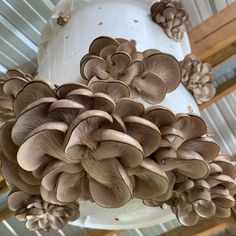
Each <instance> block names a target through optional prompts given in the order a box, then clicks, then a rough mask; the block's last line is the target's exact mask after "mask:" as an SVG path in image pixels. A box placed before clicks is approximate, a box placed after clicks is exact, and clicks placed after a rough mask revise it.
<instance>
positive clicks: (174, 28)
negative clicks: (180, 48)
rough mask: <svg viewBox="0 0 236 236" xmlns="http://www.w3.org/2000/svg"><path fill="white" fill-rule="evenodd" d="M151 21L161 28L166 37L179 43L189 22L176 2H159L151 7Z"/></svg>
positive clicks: (166, 0)
mask: <svg viewBox="0 0 236 236" xmlns="http://www.w3.org/2000/svg"><path fill="white" fill-rule="evenodd" d="M151 16H152V19H153V20H154V21H155V22H157V23H158V24H159V25H160V26H161V27H163V29H164V31H165V33H166V34H167V36H168V37H169V38H171V39H174V40H175V41H177V42H178V41H181V40H182V39H183V36H184V32H186V23H187V22H188V20H189V16H188V14H187V12H186V11H185V10H184V8H183V6H182V4H181V3H180V2H179V1H178V0H161V1H160V2H156V3H154V4H153V5H152V7H151Z"/></svg>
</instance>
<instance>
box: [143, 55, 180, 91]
mask: <svg viewBox="0 0 236 236" xmlns="http://www.w3.org/2000/svg"><path fill="white" fill-rule="evenodd" d="M143 62H144V65H145V68H146V70H147V71H149V72H150V73H152V74H154V75H156V76H158V77H159V78H160V79H161V80H162V81H163V82H164V83H165V84H166V86H167V92H168V93H170V92H172V91H173V90H175V89H176V88H177V87H178V85H179V83H180V81H181V68H180V65H179V63H178V61H177V60H176V59H175V58H174V57H172V56H171V55H168V54H165V53H156V54H152V55H150V56H148V57H146V58H145V59H144V61H143Z"/></svg>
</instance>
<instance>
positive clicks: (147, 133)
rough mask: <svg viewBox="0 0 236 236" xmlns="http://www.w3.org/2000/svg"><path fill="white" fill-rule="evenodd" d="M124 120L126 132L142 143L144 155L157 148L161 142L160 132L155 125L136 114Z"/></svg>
mask: <svg viewBox="0 0 236 236" xmlns="http://www.w3.org/2000/svg"><path fill="white" fill-rule="evenodd" d="M124 122H125V125H126V127H127V132H128V134H129V135H130V136H131V137H133V138H134V139H136V140H137V141H138V142H139V143H140V144H141V145H142V147H143V151H144V156H145V157H147V156H149V155H151V154H152V153H153V152H155V151H156V150H157V148H158V147H159V145H160V142H161V133H160V131H159V129H158V128H157V126H156V125H154V124H153V123H152V122H150V121H148V120H146V119H143V118H140V117H137V116H128V117H126V118H125V119H124ZM137 131H138V132H137ZM148 137H151V139H150V138H148Z"/></svg>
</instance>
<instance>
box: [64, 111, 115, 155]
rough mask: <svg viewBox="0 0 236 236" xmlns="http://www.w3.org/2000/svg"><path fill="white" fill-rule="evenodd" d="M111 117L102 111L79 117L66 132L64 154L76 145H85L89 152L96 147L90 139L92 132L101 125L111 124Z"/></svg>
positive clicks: (88, 112)
mask: <svg viewBox="0 0 236 236" xmlns="http://www.w3.org/2000/svg"><path fill="white" fill-rule="evenodd" d="M112 121H113V119H112V117H111V116H110V115H109V114H108V113H107V112H104V111H100V110H89V111H85V112H83V113H82V114H81V115H79V116H78V117H77V118H76V119H75V120H74V121H73V122H72V123H71V125H70V126H69V129H68V132H67V134H66V136H65V140H64V145H63V146H64V149H65V152H69V150H70V151H72V150H73V148H76V149H77V147H76V145H85V146H87V147H88V148H90V149H91V150H94V149H95V147H96V144H95V142H94V141H93V140H92V138H91V134H92V132H93V131H94V130H96V129H98V128H99V127H101V126H102V125H103V124H109V123H112Z"/></svg>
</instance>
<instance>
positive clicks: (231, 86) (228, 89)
mask: <svg viewBox="0 0 236 236" xmlns="http://www.w3.org/2000/svg"><path fill="white" fill-rule="evenodd" d="M234 91H236V78H234V79H232V80H231V81H230V82H229V83H228V86H227V84H226V86H223V87H222V88H221V87H220V88H219V89H218V90H217V92H216V96H215V97H213V98H212V99H211V100H210V101H208V102H205V103H203V104H201V105H199V108H200V110H204V109H206V108H207V107H209V106H210V105H212V104H214V103H216V102H217V101H219V100H220V99H222V98H224V97H225V96H227V95H229V94H230V93H232V92H234Z"/></svg>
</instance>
